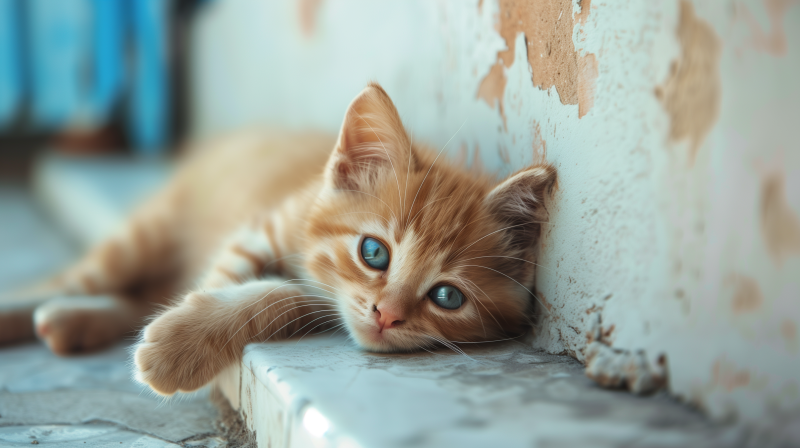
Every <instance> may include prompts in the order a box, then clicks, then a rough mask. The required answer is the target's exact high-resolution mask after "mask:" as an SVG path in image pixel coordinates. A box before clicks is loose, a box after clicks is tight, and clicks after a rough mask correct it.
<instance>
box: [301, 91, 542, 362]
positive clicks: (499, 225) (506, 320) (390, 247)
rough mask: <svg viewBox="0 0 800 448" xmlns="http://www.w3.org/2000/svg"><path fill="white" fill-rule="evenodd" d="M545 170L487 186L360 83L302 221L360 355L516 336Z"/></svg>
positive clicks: (316, 270)
mask: <svg viewBox="0 0 800 448" xmlns="http://www.w3.org/2000/svg"><path fill="white" fill-rule="evenodd" d="M554 180H555V170H554V168H552V167H551V166H549V165H537V166H532V167H529V168H527V169H524V170H522V171H519V172H517V173H515V174H513V175H512V176H510V177H509V178H507V179H506V180H504V181H502V182H500V183H499V184H498V183H497V182H496V181H493V180H492V179H491V178H489V177H487V176H483V175H478V174H475V173H471V172H468V171H466V170H464V169H463V168H460V167H456V166H453V165H451V164H449V163H448V162H447V161H446V160H445V158H443V157H439V158H437V154H436V153H433V152H430V151H428V150H426V149H424V148H422V147H420V146H419V145H417V144H413V143H412V141H411V139H410V137H409V135H408V134H407V132H406V131H405V129H404V128H403V124H402V122H401V121H400V117H399V116H398V114H397V110H396V109H395V107H394V105H393V104H392V101H391V99H389V96H388V95H387V94H386V92H384V91H383V89H382V88H381V87H380V86H378V85H377V84H371V85H369V86H368V87H367V88H366V89H365V90H364V91H363V92H362V93H361V94H360V95H359V96H358V97H357V98H356V99H355V100H354V101H353V102H352V103H351V105H350V107H349V109H348V111H347V114H346V116H345V119H344V123H343V125H342V129H341V133H340V135H339V140H338V142H337V145H336V147H335V148H334V150H333V154H332V155H331V157H330V160H329V161H328V164H327V166H326V169H325V186H324V187H323V189H322V192H321V194H320V197H319V198H318V199H317V203H316V205H315V206H314V208H313V211H312V213H311V215H310V218H309V220H308V229H307V232H306V235H307V237H308V245H307V247H308V254H307V257H306V260H307V261H306V264H307V268H308V270H309V271H310V272H311V273H312V274H313V275H314V276H315V277H316V278H318V279H319V280H320V281H322V282H324V283H326V284H328V285H331V286H332V287H334V288H335V289H336V290H335V294H336V295H337V298H338V300H339V304H340V305H339V307H340V310H341V313H342V315H343V318H344V322H345V325H346V327H347V329H348V330H349V332H350V334H351V335H352V337H353V338H354V339H355V340H356V341H357V342H358V343H359V344H360V345H361V346H363V347H365V348H367V349H370V350H375V351H398V350H416V349H419V348H422V347H427V346H431V345H435V344H437V343H439V342H443V341H464V342H466V341H486V340H494V339H500V338H504V337H509V336H516V335H519V334H520V333H521V332H522V331H523V330H524V328H525V327H526V325H527V324H528V323H529V316H530V312H531V307H532V298H531V296H530V292H529V289H531V287H532V284H533V276H534V265H533V263H532V261H533V260H532V258H533V255H534V253H533V248H534V245H535V242H536V239H537V238H538V235H539V228H540V223H542V222H543V221H545V220H546V212H545V210H544V193H545V190H546V189H547V188H549V186H551V185H552V183H553V181H554Z"/></svg>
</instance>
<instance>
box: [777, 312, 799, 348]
mask: <svg viewBox="0 0 800 448" xmlns="http://www.w3.org/2000/svg"><path fill="white" fill-rule="evenodd" d="M781 336H782V337H783V339H785V340H786V344H787V345H788V346H789V347H790V348H791V349H792V350H793V351H797V325H796V324H795V323H794V322H792V321H791V320H789V319H785V320H784V321H783V322H781Z"/></svg>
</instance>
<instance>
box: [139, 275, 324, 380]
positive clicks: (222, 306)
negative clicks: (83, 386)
mask: <svg viewBox="0 0 800 448" xmlns="http://www.w3.org/2000/svg"><path fill="white" fill-rule="evenodd" d="M336 316H337V310H336V307H335V305H334V302H333V300H331V299H330V298H328V297H327V295H326V294H325V292H323V291H320V290H315V289H313V288H306V287H300V286H298V285H296V284H292V283H288V282H284V281H280V280H261V281H251V282H248V283H245V284H238V285H229V286H225V287H222V288H219V289H213V290H208V291H202V292H193V293H190V294H188V295H187V296H186V297H185V299H184V300H183V301H182V302H181V303H180V304H179V305H178V306H175V307H173V308H171V309H170V310H168V311H167V312H165V313H164V314H162V315H160V316H159V317H158V318H157V319H156V320H154V321H153V322H152V323H151V324H149V325H148V326H147V327H146V328H145V330H144V332H143V337H142V343H141V344H140V345H139V347H138V348H137V350H136V354H135V358H134V359H135V362H136V369H137V378H138V379H139V380H140V381H142V382H144V383H147V384H149V385H150V387H152V388H153V390H155V391H156V392H158V393H160V394H164V395H171V394H173V393H175V392H176V391H185V392H188V391H192V390H196V389H198V388H200V387H202V386H203V385H205V384H207V383H208V382H210V381H211V380H212V379H213V378H214V377H215V376H216V375H217V374H218V373H219V372H220V371H221V370H222V369H223V368H224V367H226V366H228V365H230V364H232V363H234V362H237V361H238V360H239V359H240V358H241V355H242V350H243V348H244V346H245V345H246V344H247V343H249V342H259V341H265V340H267V339H271V340H275V339H282V338H287V337H290V336H291V335H293V334H294V333H298V334H304V333H306V332H309V331H311V330H313V329H314V328H315V327H317V326H323V327H324V325H325V324H326V323H328V324H330V323H332V322H333V321H334V320H335V319H336Z"/></svg>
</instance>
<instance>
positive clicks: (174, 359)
mask: <svg viewBox="0 0 800 448" xmlns="http://www.w3.org/2000/svg"><path fill="white" fill-rule="evenodd" d="M186 311H187V310H185V309H181V307H179V308H177V309H173V310H171V311H169V312H167V313H165V314H163V315H161V316H160V317H159V318H158V319H156V320H154V321H153V322H152V323H151V324H150V325H148V326H147V327H146V328H145V329H144V332H143V342H142V343H140V344H139V345H138V346H137V348H136V352H135V354H134V357H133V358H134V363H135V365H136V379H137V380H138V381H139V382H142V383H144V384H147V385H149V386H150V387H151V388H152V389H153V390H154V391H156V392H157V393H159V394H162V395H172V394H174V393H175V392H191V391H194V390H197V389H199V388H201V387H203V386H204V385H205V384H206V383H208V382H209V381H211V380H212V379H214V376H215V375H216V373H217V370H219V369H218V368H216V363H215V362H214V356H213V349H212V348H211V347H209V346H207V344H205V342H204V340H203V339H204V338H202V337H198V336H200V335H198V334H197V333H196V332H194V331H192V329H193V326H192V325H191V322H192V319H191V313H187V312H186Z"/></svg>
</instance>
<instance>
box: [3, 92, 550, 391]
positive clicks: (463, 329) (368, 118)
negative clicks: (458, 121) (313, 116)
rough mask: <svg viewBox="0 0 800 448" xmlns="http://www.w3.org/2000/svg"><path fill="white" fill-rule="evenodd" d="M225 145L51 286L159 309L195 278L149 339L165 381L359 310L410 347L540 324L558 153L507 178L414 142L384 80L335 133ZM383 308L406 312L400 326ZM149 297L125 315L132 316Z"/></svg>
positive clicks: (194, 380) (367, 342)
mask: <svg viewBox="0 0 800 448" xmlns="http://www.w3.org/2000/svg"><path fill="white" fill-rule="evenodd" d="M210 146H216V147H214V148H211V149H209V150H205V151H203V150H200V151H198V152H197V154H195V155H194V156H192V157H190V160H189V161H188V163H187V164H186V165H185V166H184V168H183V169H182V170H181V172H179V173H178V175H176V177H175V179H174V181H173V182H172V184H171V185H170V186H169V187H168V188H167V189H166V190H165V191H164V192H162V193H161V194H160V195H158V196H157V197H156V198H155V199H154V200H153V201H152V202H151V203H149V204H147V205H146V206H145V207H144V208H143V209H142V210H140V211H139V212H138V213H137V214H136V215H135V217H134V218H133V219H132V221H131V225H130V227H129V229H128V230H126V231H125V232H123V234H121V236H120V237H119V238H116V239H112V240H110V241H109V242H107V243H105V244H103V245H101V246H100V247H99V248H97V249H95V250H94V251H93V252H92V253H90V254H89V255H88V256H87V257H86V258H85V259H84V260H83V261H81V262H80V263H79V264H77V265H76V266H75V267H74V268H72V269H71V270H69V271H67V272H66V273H65V274H64V275H62V276H60V277H59V278H58V279H56V280H55V281H54V282H52V283H51V284H50V286H49V288H50V289H49V291H50V294H53V293H55V292H58V293H59V294H66V295H73V296H74V295H81V296H96V295H103V294H105V295H115V296H118V297H122V298H124V300H128V302H129V303H130V302H131V301H133V302H135V303H138V304H140V307H139V308H140V309H146V310H148V311H150V310H153V309H154V307H155V306H156V305H158V304H164V303H165V298H166V297H168V296H169V294H166V293H165V289H164V287H163V285H164V284H165V282H166V284H167V285H168V287H167V288H166V291H172V292H173V293H178V292H180V291H182V290H183V291H185V290H186V289H189V290H194V291H193V292H189V293H188V294H184V296H183V298H181V299H179V300H177V301H175V302H174V303H172V304H171V305H169V306H168V307H167V308H166V309H165V310H164V311H162V312H161V313H159V315H158V317H156V318H155V319H154V320H153V321H152V322H151V323H150V324H149V325H147V327H146V328H145V330H144V332H143V335H142V338H141V341H140V344H139V345H138V347H137V350H136V354H135V362H136V367H137V370H138V372H137V375H138V378H139V379H140V380H142V381H144V382H146V383H148V384H150V385H151V387H152V388H153V389H154V390H156V391H157V392H159V393H162V394H172V393H174V392H176V391H189V390H194V389H197V388H199V387H201V386H202V385H204V384H206V383H208V382H209V381H211V380H212V379H213V378H214V376H215V375H216V374H217V373H218V372H219V371H220V370H221V369H223V368H224V367H225V366H226V365H229V364H230V363H232V362H235V361H236V360H237V359H238V358H239V357H240V355H241V352H242V348H243V347H244V345H245V344H247V343H248V342H252V341H264V340H267V339H270V338H287V337H291V336H293V335H303V334H307V333H308V332H314V331H319V330H323V329H331V328H334V327H344V328H346V329H347V331H348V333H349V334H350V336H351V337H352V338H353V339H354V340H355V341H356V342H357V343H358V344H359V345H361V346H362V347H364V348H366V349H368V350H374V351H410V350H418V349H422V348H427V347H432V346H435V345H438V344H445V345H447V344H450V342H451V341H462V342H477V341H487V340H494V339H500V338H504V337H509V336H516V335H519V334H520V333H521V332H523V331H524V328H525V327H526V326H527V325H528V324H529V318H530V315H531V312H532V309H533V308H532V299H531V297H530V292H529V289H531V288H532V285H533V280H534V272H535V270H534V264H533V259H534V256H535V253H534V248H535V242H536V240H537V238H538V234H539V229H540V226H541V224H542V223H543V222H545V221H546V218H547V214H546V211H545V209H544V204H543V201H544V196H545V192H546V190H547V189H548V188H550V187H551V186H552V184H553V181H554V180H555V170H554V169H553V168H552V167H551V166H549V165H546V164H539V165H535V166H532V167H529V168H526V169H524V170H521V171H520V172H518V173H515V174H514V175H512V176H510V177H509V178H508V179H506V180H504V181H503V182H501V183H499V184H498V183H497V182H496V181H495V180H494V179H493V178H491V177H489V176H486V175H476V174H475V173H474V172H467V171H466V170H465V169H463V168H462V167H459V166H456V165H454V164H452V163H451V162H448V161H447V160H445V159H444V158H441V157H439V155H438V154H437V153H434V152H432V151H430V150H428V149H427V148H425V147H423V146H422V145H419V144H417V143H412V142H411V140H410V138H409V136H408V134H407V133H406V131H405V129H404V128H403V124H402V122H401V120H400V118H399V115H398V114H397V111H396V110H395V107H394V105H393V104H392V102H391V100H390V99H389V97H388V95H386V93H385V92H384V91H383V89H382V88H381V87H380V86H378V85H377V84H371V85H369V86H368V87H367V88H366V89H365V90H364V91H363V92H362V93H361V94H360V95H359V96H358V97H357V98H356V99H355V100H354V101H353V103H352V104H351V105H350V107H349V108H348V111H347V113H346V116H345V119H344V123H343V124H342V129H341V132H340V134H339V136H338V138H337V139H334V138H330V137H327V136H297V135H294V136H292V135H286V134H271V135H269V136H267V137H266V138H265V139H255V140H248V139H239V140H235V141H227V142H217V143H214V144H212V145H210ZM331 148H333V152H332V153H331V152H330V150H331ZM242 223H247V224H246V225H245V226H243V227H240V226H241V224H242ZM237 228H238V230H237ZM364 237H370V238H374V239H377V240H379V241H381V242H382V243H383V244H384V245H385V246H386V248H387V249H388V251H389V253H390V263H389V267H388V268H387V269H386V270H385V271H380V270H376V269H374V268H371V267H369V266H368V265H367V264H366V263H365V261H364V260H363V259H362V258H361V255H360V244H361V242H362V240H363V238H364ZM219 247H221V248H222V250H221V251H218V252H215V250H216V249H217V248H219ZM214 253H216V255H213V254H214ZM207 260H211V264H210V266H209V265H207ZM198 279H199V280H198ZM155 284H160V285H162V288H161V289H160V290H158V291H155V290H154V289H153V288H152V287H151V285H155ZM442 284H447V285H451V286H454V287H456V288H458V289H459V290H460V291H461V292H462V293H463V295H464V298H465V299H464V303H463V305H462V306H461V307H460V308H457V309H452V310H450V309H444V308H442V307H440V306H438V305H436V304H435V303H434V302H433V301H432V300H431V299H430V298H429V297H428V296H427V294H428V292H429V291H430V290H431V288H433V287H434V286H437V285H442ZM134 291H138V296H136V297H138V299H137V298H135V297H134V296H135V295H133V292H134ZM124 300H123V301H122V302H115V301H108V302H107V303H124ZM84 308H87V307H85V306H84ZM88 308H91V307H88ZM95 308H96V309H93V310H89V311H88V312H90V313H94V318H96V319H103V318H104V317H103V316H104V315H101V314H99V311H98V310H99V309H100V308H102V307H95ZM104 310H105V313H106V314H105V316H106V317H105V318H107V317H108V309H107V308H105V309H104ZM84 311H85V310H84ZM381 313H384V314H386V316H392V317H391V319H390V323H389V324H388V325H387V326H384V324H383V323H379V322H383V321H379V318H380V316H381ZM39 314H42V315H43V316H44V317H41V318H40V319H39V320H41V322H39V321H37V325H39V327H40V328H41V327H42V326H46V327H48V330H49V332H48V334H56V333H54V332H53V330H52V328H49V327H52V326H53V325H54V323H55V322H56V321H58V319H57V318H56V317H49V318H48V317H47V316H45V315H46V314H47V313H44V312H42V313H39ZM52 314H53V313H50V315H52ZM73 314H75V313H74V312H73ZM79 314H80V313H79ZM144 314H146V313H143V312H142V313H139V315H137V313H132V314H130V315H131V316H133V317H131V318H130V319H129V320H128V321H126V322H123V323H121V324H120V323H117V324H116V327H117V328H121V329H125V330H126V331H127V329H129V328H132V327H135V326H136V322H138V320H137V319H139V318H140V317H141V315H144ZM66 315H67V313H66V311H65V312H63V313H62V317H63V316H66ZM120 315H128V314H126V313H122V314H120V313H116V314H115V315H114V316H115V318H117V317H118V316H120ZM85 318H86V314H85V313H84V314H83V317H82V319H84V320H85ZM1 319H2V314H1V313H0V320H1ZM75 319H76V318H73V319H72V320H73V323H74V321H75ZM62 320H63V319H62ZM67 320H69V319H67ZM74 326H75V325H74V324H73V325H72V326H71V327H70V328H74ZM61 333H63V332H61ZM61 333H58V334H61ZM95 333H96V334H98V335H99V336H98V337H100V338H105V339H107V340H108V341H102V342H110V341H113V340H114V339H115V338H117V337H119V334H114V332H110V333H109V332H106V333H103V332H101V331H95ZM117 333H119V331H118V332H117ZM42 337H43V338H45V340H48V342H49V343H50V345H51V347H52V348H53V350H54V351H61V352H64V351H69V348H67V349H63V348H62V346H64V344H61V343H60V342H59V341H56V340H52V341H51V340H49V339H48V336H47V334H43V335H42ZM58 337H59V338H62V339H63V336H58ZM99 345H102V344H99V343H97V342H96V341H92V343H85V342H84V344H83V347H96V346H99ZM67 347H69V345H67Z"/></svg>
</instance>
